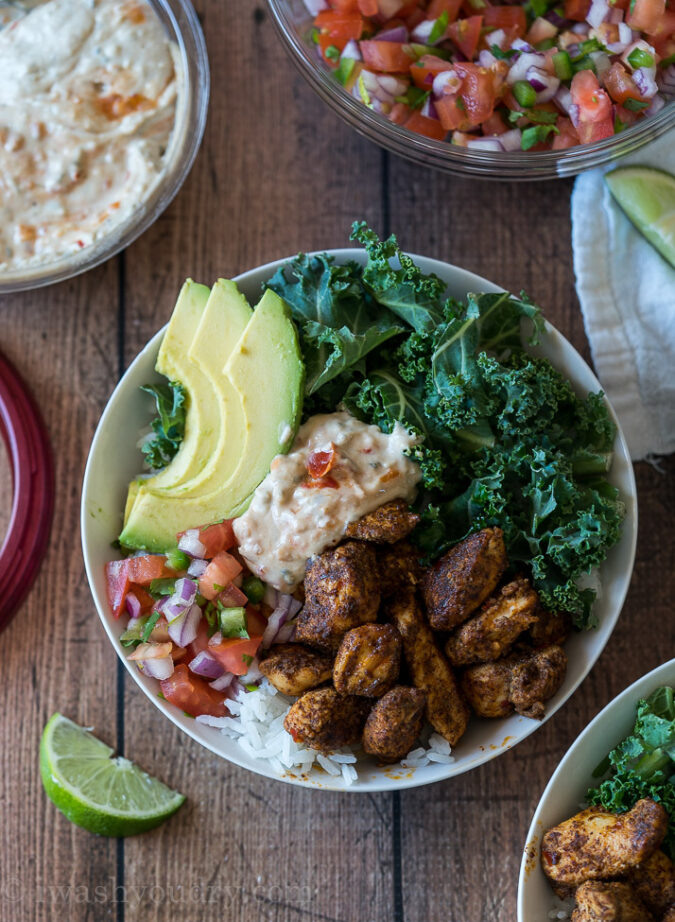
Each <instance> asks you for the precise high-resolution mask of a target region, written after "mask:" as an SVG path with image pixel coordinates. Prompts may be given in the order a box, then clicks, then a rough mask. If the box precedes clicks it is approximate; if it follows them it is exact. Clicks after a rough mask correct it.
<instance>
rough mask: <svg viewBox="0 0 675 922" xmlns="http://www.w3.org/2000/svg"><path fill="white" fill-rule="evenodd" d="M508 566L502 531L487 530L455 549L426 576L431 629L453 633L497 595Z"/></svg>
mask: <svg viewBox="0 0 675 922" xmlns="http://www.w3.org/2000/svg"><path fill="white" fill-rule="evenodd" d="M506 566H507V559H506V548H505V547H504V538H503V534H502V530H501V528H484V529H483V530H482V531H478V532H475V533H474V534H472V535H469V537H468V538H465V539H464V541H462V542H461V543H460V544H457V545H455V547H453V548H451V549H450V550H449V551H448V552H447V553H446V554H444V555H443V556H442V557H441V558H440V560H437V561H436V563H435V564H434V565H433V567H432V568H431V569H430V570H428V571H427V573H426V575H425V577H424V582H423V592H424V602H425V604H426V608H427V614H428V616H429V623H430V624H431V626H432V627H433V628H434V629H435V630H437V631H451V630H452V629H453V628H454V627H457V625H458V624H462V622H464V621H466V619H467V618H468V617H469V616H470V615H471V614H472V612H474V611H475V610H476V609H477V608H478V606H479V605H480V604H481V602H484V601H485V599H487V597H488V596H489V595H491V594H492V592H494V590H495V588H496V586H497V583H498V582H499V580H500V579H501V576H502V573H503V572H504V570H505V569H506Z"/></svg>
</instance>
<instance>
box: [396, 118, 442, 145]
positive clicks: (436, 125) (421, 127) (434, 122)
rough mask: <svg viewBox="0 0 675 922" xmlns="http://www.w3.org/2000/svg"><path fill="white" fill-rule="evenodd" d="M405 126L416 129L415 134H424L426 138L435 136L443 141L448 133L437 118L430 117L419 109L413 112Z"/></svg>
mask: <svg viewBox="0 0 675 922" xmlns="http://www.w3.org/2000/svg"><path fill="white" fill-rule="evenodd" d="M405 127H406V128H407V129H408V131H414V132H415V134H422V135H424V136H425V137H426V138H434V139H435V140H436V141H443V140H444V139H445V136H446V134H447V131H446V130H445V128H444V127H443V126H442V125H441V123H440V122H439V120H438V119H437V118H429V117H428V116H426V115H422V113H421V112H417V111H415V112H413V114H412V115H411V116H410V118H409V119H408V121H407V122H406V123H405Z"/></svg>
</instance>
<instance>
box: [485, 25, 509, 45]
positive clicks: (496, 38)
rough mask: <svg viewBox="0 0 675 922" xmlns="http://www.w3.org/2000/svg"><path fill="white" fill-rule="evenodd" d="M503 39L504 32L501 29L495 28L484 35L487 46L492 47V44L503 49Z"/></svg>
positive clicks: (504, 39) (504, 37) (504, 36)
mask: <svg viewBox="0 0 675 922" xmlns="http://www.w3.org/2000/svg"><path fill="white" fill-rule="evenodd" d="M505 41H506V32H505V31H504V30H503V29H495V30H494V32H490V33H488V34H487V35H486V36H485V42H486V44H487V46H488V48H492V46H493V45H496V46H497V48H501V49H502V50H503V49H504V42H505Z"/></svg>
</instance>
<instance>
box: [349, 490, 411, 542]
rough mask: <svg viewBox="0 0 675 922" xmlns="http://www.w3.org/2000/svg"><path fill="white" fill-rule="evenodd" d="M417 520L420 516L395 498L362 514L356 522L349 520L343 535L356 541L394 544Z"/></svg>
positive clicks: (406, 534)
mask: <svg viewBox="0 0 675 922" xmlns="http://www.w3.org/2000/svg"><path fill="white" fill-rule="evenodd" d="M419 520H420V517H419V516H418V515H417V513H415V512H411V511H410V508H409V506H408V504H407V503H406V502H405V500H402V499H395V500H393V501H392V502H390V503H385V504H384V506H380V508H379V509H375V511H374V512H369V513H368V514H367V515H364V516H363V517H362V518H360V519H359V520H358V522H350V523H349V525H348V526H347V531H346V532H345V535H346V536H347V537H348V538H356V539H357V540H358V541H373V542H374V543H375V544H396V542H397V541H402V540H403V538H407V537H408V535H409V534H410V532H411V531H412V530H413V528H414V527H415V526H416V525H417V523H418V522H419Z"/></svg>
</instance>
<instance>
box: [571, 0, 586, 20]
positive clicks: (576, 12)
mask: <svg viewBox="0 0 675 922" xmlns="http://www.w3.org/2000/svg"><path fill="white" fill-rule="evenodd" d="M590 8H591V0H565V19H573V20H575V22H585V21H586V17H587V16H588V11H589V10H590Z"/></svg>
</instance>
